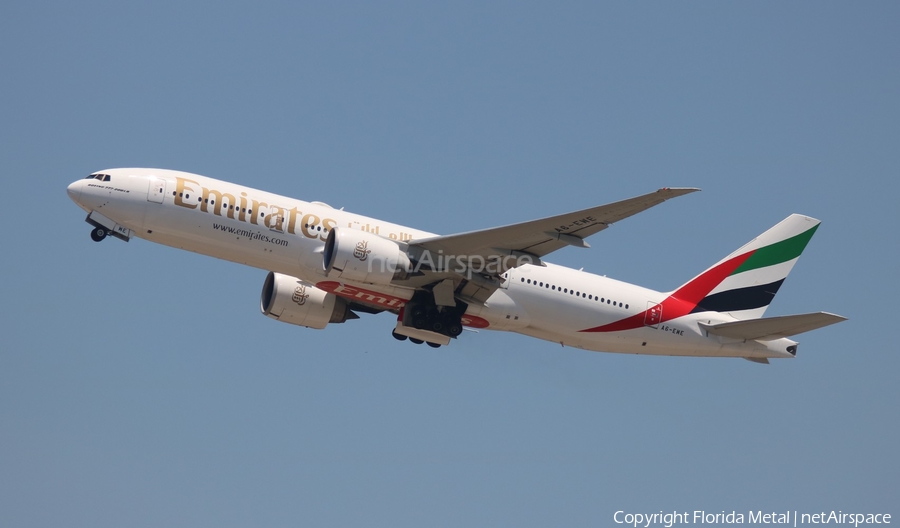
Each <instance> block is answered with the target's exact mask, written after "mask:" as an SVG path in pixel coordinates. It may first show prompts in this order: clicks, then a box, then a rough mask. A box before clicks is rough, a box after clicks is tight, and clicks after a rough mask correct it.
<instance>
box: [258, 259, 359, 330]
mask: <svg viewBox="0 0 900 528" xmlns="http://www.w3.org/2000/svg"><path fill="white" fill-rule="evenodd" d="M259 309H260V311H261V312H262V313H263V315H265V316H266V317H271V318H272V319H275V320H276V321H281V322H283V323H290V324H294V325H297V326H305V327H307V328H318V329H322V328H325V326H326V325H327V324H328V323H343V322H344V321H346V320H347V319H357V318H359V316H358V315H356V314H355V313H353V312H352V311H350V306H349V305H348V304H347V301H345V300H344V299H341V298H340V297H338V296H336V295H334V294H332V293H328V292H326V291H323V290H320V289H319V288H316V287H315V286H314V285H312V284H310V283H308V282H304V281H302V280H300V279H298V278H296V277H291V276H288V275H282V274H280V273H275V272H272V271H270V272H269V275H268V276H267V277H266V282H265V283H264V284H263V289H262V295H260V298H259Z"/></svg>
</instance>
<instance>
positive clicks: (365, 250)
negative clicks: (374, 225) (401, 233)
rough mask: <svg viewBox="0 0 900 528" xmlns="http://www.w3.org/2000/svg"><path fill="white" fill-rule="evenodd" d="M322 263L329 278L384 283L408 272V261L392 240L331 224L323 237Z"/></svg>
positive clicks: (406, 274)
mask: <svg viewBox="0 0 900 528" xmlns="http://www.w3.org/2000/svg"><path fill="white" fill-rule="evenodd" d="M323 266H324V268H325V274H326V275H327V276H328V277H329V278H331V279H346V280H351V281H357V282H366V283H369V284H380V285H386V284H390V283H391V281H392V280H395V279H402V278H405V277H406V276H408V275H409V271H410V269H411V268H412V263H411V262H410V261H409V257H408V256H406V253H405V252H404V251H403V249H401V247H400V244H398V243H397V242H394V241H393V240H389V239H387V238H383V237H380V236H378V235H375V234H372V233H369V232H366V231H360V230H358V229H350V228H343V227H335V228H333V229H332V230H331V231H330V232H329V233H328V238H327V239H326V240H325V251H324V252H323Z"/></svg>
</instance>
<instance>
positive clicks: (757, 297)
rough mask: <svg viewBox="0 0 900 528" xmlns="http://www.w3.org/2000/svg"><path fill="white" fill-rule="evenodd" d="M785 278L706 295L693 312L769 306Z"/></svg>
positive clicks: (739, 309) (726, 310)
mask: <svg viewBox="0 0 900 528" xmlns="http://www.w3.org/2000/svg"><path fill="white" fill-rule="evenodd" d="M783 282H784V279H781V280H779V281H775V282H772V283H769V284H760V285H759V286H749V287H747V288H737V289H735V290H728V291H723V292H719V293H716V294H713V295H708V296H706V297H705V298H704V299H703V300H702V301H700V302H699V303H698V304H697V306H696V307H695V308H694V309H693V310H692V311H691V313H698V312H739V311H741V310H753V309H756V308H762V307H763V306H768V305H769V303H771V302H772V298H773V297H775V294H776V293H778V288H781V283H783Z"/></svg>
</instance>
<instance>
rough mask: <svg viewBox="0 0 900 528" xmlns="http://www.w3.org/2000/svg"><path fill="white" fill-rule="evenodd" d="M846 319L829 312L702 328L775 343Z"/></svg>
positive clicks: (731, 336) (736, 336)
mask: <svg viewBox="0 0 900 528" xmlns="http://www.w3.org/2000/svg"><path fill="white" fill-rule="evenodd" d="M846 320H847V318H846V317H842V316H840V315H835V314H833V313H828V312H815V313H807V314H798V315H782V316H779V317H766V318H763V319H748V320H746V321H735V322H731V323H719V324H706V323H700V327H701V328H703V329H704V330H706V331H707V332H709V333H710V334H716V335H720V336H722V337H730V338H733V339H752V340H757V341H773V340H775V339H781V338H783V337H790V336H793V335H797V334H802V333H803V332H809V331H810V330H815V329H817V328H822V327H824V326H828V325H833V324H835V323H840V322H841V321H846Z"/></svg>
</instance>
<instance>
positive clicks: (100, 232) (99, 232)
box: [91, 227, 109, 242]
mask: <svg viewBox="0 0 900 528" xmlns="http://www.w3.org/2000/svg"><path fill="white" fill-rule="evenodd" d="M108 233H109V231H107V230H106V228H105V227H95V228H94V229H93V231H91V240H93V241H94V242H100V241H101V240H103V239H104V238H106V235H107V234H108Z"/></svg>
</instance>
